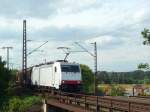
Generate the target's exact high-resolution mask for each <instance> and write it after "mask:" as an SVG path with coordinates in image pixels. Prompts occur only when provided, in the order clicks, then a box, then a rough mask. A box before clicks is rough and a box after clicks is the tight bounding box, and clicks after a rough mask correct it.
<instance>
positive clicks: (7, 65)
mask: <svg viewBox="0 0 150 112" xmlns="http://www.w3.org/2000/svg"><path fill="white" fill-rule="evenodd" d="M7 68H8V69H9V49H8V48H7Z"/></svg>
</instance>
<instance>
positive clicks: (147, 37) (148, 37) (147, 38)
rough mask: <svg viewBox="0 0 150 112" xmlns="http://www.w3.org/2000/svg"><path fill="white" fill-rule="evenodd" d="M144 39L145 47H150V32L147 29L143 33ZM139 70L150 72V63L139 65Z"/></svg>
mask: <svg viewBox="0 0 150 112" xmlns="http://www.w3.org/2000/svg"><path fill="white" fill-rule="evenodd" d="M141 35H142V38H144V41H143V45H150V31H149V29H147V28H144V30H143V31H142V32H141ZM138 69H143V70H146V69H147V70H148V69H149V64H148V63H141V64H139V65H138Z"/></svg>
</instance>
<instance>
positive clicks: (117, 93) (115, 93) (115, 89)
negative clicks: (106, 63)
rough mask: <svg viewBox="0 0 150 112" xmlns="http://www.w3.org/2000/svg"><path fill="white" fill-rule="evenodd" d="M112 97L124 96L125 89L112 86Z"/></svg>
mask: <svg viewBox="0 0 150 112" xmlns="http://www.w3.org/2000/svg"><path fill="white" fill-rule="evenodd" d="M110 87H111V90H110V93H109V95H110V96H124V94H125V89H124V88H123V87H121V86H115V85H111V86H110Z"/></svg>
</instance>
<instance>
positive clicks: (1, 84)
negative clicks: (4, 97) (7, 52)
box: [0, 57, 11, 94]
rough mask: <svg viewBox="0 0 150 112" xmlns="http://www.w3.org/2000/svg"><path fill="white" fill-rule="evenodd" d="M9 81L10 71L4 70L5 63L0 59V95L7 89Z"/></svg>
mask: <svg viewBox="0 0 150 112" xmlns="http://www.w3.org/2000/svg"><path fill="white" fill-rule="evenodd" d="M10 79H11V73H10V71H9V70H8V69H7V68H5V62H3V61H2V59H1V57H0V94H5V93H4V92H6V89H7V88H8V87H9V81H10Z"/></svg>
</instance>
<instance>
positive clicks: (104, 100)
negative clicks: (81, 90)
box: [40, 90, 150, 112]
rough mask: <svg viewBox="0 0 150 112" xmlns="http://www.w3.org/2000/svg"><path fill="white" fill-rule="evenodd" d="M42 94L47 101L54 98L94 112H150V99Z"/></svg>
mask: <svg viewBox="0 0 150 112" xmlns="http://www.w3.org/2000/svg"><path fill="white" fill-rule="evenodd" d="M41 92H42V94H44V95H45V97H46V100H48V98H53V99H55V100H57V101H59V102H60V103H65V104H68V105H74V106H79V107H81V108H85V110H90V111H94V112H114V111H115V112H122V111H123V112H150V99H141V98H132V97H121V96H120V97H111V96H93V95H84V94H75V93H68V92H61V91H55V92H54V93H53V94H51V93H50V92H48V91H47V92H45V91H41V90H40V93H41Z"/></svg>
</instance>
